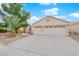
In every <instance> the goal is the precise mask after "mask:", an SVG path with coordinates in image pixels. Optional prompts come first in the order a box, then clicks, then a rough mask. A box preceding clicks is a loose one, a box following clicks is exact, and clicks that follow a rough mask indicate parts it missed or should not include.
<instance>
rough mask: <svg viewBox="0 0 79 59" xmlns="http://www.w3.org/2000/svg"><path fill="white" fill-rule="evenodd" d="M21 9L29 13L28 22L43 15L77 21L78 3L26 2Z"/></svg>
mask: <svg viewBox="0 0 79 59" xmlns="http://www.w3.org/2000/svg"><path fill="white" fill-rule="evenodd" d="M23 6H24V7H23V9H24V10H26V11H28V12H30V13H31V18H30V19H29V21H28V22H29V23H30V24H33V23H34V22H37V21H38V20H40V19H42V18H43V17H45V16H53V17H56V18H60V19H63V20H67V21H71V22H78V21H79V3H26V4H24V5H23Z"/></svg>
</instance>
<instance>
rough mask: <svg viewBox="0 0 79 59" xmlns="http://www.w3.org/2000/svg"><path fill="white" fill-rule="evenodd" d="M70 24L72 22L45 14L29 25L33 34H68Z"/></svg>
mask: <svg viewBox="0 0 79 59" xmlns="http://www.w3.org/2000/svg"><path fill="white" fill-rule="evenodd" d="M72 24H73V23H72V22H68V21H65V20H62V19H58V18H55V17H51V16H47V17H44V18H43V19H41V20H40V21H38V22H36V23H34V24H33V25H32V26H31V31H32V33H33V34H39V35H43V34H44V35H68V31H69V29H70V28H71V26H72Z"/></svg>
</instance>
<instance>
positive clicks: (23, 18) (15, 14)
mask: <svg viewBox="0 0 79 59" xmlns="http://www.w3.org/2000/svg"><path fill="white" fill-rule="evenodd" d="M2 9H3V10H0V15H1V17H2V19H3V22H1V23H0V24H1V26H2V27H5V28H7V30H8V31H11V32H13V33H16V31H17V29H19V28H20V27H27V26H28V25H29V24H28V23H27V19H28V18H30V13H29V12H26V11H24V10H22V4H19V3H13V4H12V3H9V4H2Z"/></svg>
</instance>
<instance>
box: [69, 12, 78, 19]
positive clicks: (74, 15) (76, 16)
mask: <svg viewBox="0 0 79 59" xmlns="http://www.w3.org/2000/svg"><path fill="white" fill-rule="evenodd" d="M69 16H71V17H75V18H79V13H76V12H75V13H71V14H69Z"/></svg>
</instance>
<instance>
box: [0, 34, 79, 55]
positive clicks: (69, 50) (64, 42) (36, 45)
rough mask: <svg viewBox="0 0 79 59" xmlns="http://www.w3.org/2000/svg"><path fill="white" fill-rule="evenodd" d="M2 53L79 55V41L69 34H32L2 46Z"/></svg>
mask: <svg viewBox="0 0 79 59" xmlns="http://www.w3.org/2000/svg"><path fill="white" fill-rule="evenodd" d="M0 55H16V56H19V55H22V56H23V55H25V56H79V43H78V42H76V41H75V40H73V39H71V38H70V37H67V36H55V35H31V36H29V37H25V38H23V39H20V40H17V41H15V42H13V43H10V44H8V45H6V46H3V47H1V48H0Z"/></svg>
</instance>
